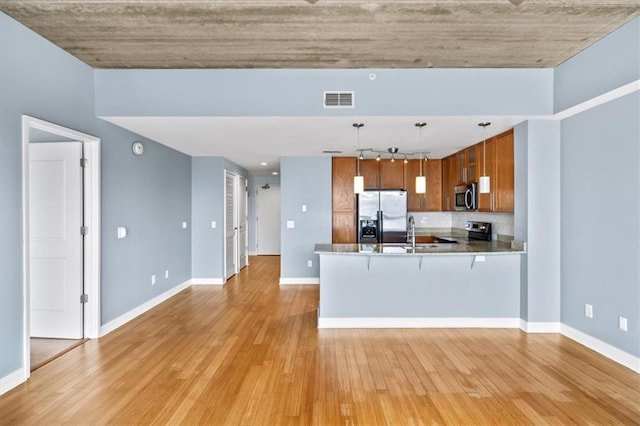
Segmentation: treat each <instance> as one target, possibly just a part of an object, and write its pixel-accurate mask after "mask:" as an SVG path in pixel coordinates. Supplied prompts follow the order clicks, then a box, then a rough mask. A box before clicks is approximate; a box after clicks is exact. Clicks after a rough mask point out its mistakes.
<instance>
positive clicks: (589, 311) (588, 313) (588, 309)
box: [584, 303, 593, 318]
mask: <svg viewBox="0 0 640 426" xmlns="http://www.w3.org/2000/svg"><path fill="white" fill-rule="evenodd" d="M584 316H585V317H587V318H593V305H590V304H588V303H585V305H584Z"/></svg>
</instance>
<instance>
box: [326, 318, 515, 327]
mask: <svg viewBox="0 0 640 426" xmlns="http://www.w3.org/2000/svg"><path fill="white" fill-rule="evenodd" d="M519 325H520V318H320V317H319V318H318V328H518V327H519Z"/></svg>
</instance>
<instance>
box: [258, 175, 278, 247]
mask: <svg viewBox="0 0 640 426" xmlns="http://www.w3.org/2000/svg"><path fill="white" fill-rule="evenodd" d="M256 194H257V195H256V226H257V229H256V235H257V237H256V244H257V250H256V251H257V253H258V255H261V256H264V255H279V254H280V187H279V186H278V185H269V184H265V185H262V186H258V187H257V188H256Z"/></svg>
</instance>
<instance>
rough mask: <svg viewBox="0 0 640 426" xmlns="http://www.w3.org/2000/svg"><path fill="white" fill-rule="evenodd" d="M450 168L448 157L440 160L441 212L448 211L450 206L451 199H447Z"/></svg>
mask: <svg viewBox="0 0 640 426" xmlns="http://www.w3.org/2000/svg"><path fill="white" fill-rule="evenodd" d="M450 167H451V160H450V158H449V157H447V158H443V159H442V210H444V211H448V210H449V206H450V205H451V199H450V198H449V186H450V185H451V184H450V180H449V168H450Z"/></svg>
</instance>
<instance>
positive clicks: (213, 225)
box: [211, 220, 217, 229]
mask: <svg viewBox="0 0 640 426" xmlns="http://www.w3.org/2000/svg"><path fill="white" fill-rule="evenodd" d="M216 226H217V225H216V221H215V220H212V221H211V229H216Z"/></svg>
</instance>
